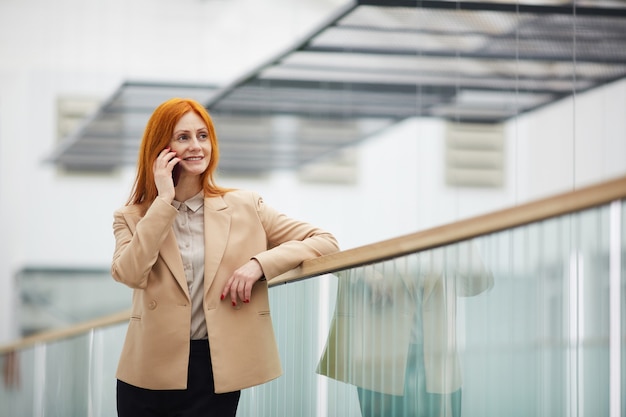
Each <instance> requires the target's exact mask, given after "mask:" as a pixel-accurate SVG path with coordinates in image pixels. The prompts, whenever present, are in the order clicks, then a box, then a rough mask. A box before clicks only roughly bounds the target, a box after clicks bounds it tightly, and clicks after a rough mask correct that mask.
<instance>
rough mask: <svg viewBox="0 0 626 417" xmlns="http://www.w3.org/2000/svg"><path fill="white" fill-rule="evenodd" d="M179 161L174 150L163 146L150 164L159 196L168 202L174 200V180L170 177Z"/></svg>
mask: <svg viewBox="0 0 626 417" xmlns="http://www.w3.org/2000/svg"><path fill="white" fill-rule="evenodd" d="M179 161H180V158H177V157H176V152H174V151H172V150H170V148H165V149H163V150H162V151H161V153H159V156H158V157H157V159H156V160H155V161H154V164H153V166H152V171H153V173H154V183H155V185H156V187H157V192H158V194H159V197H162V198H164V199H165V200H167V201H168V202H169V203H171V202H172V200H174V195H175V194H176V190H175V189H174V180H173V179H172V170H173V169H174V166H176V164H177V163H178V162H179Z"/></svg>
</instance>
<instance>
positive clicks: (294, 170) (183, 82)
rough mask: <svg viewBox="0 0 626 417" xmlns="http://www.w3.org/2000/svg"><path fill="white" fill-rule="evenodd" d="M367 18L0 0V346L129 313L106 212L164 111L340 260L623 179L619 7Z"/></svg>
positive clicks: (267, 6) (226, 179)
mask: <svg viewBox="0 0 626 417" xmlns="http://www.w3.org/2000/svg"><path fill="white" fill-rule="evenodd" d="M376 3H377V2H360V3H359V4H357V3H354V2H347V1H343V0H299V1H297V2H294V1H289V0H265V1H262V2H260V1H253V0H182V1H177V2H172V1H166V0H150V1H147V0H135V1H132V2H130V1H122V0H107V1H103V0H100V1H90V2H84V1H78V0H56V1H54V2H50V1H43V0H0V39H1V41H0V236H1V240H2V251H0V343H8V342H10V341H12V340H14V339H16V338H18V337H20V336H23V335H27V334H31V333H33V332H37V331H40V330H45V329H50V328H58V327H62V326H66V325H69V324H72V323H76V322H79V321H84V320H86V319H89V318H94V317H99V316H101V315H104V314H108V313H111V312H116V311H119V310H122V309H124V308H126V307H128V306H129V304H130V291H129V290H128V289H127V288H125V287H123V286H121V285H119V284H116V283H115V282H113V280H112V279H111V278H110V275H109V265H110V260H111V256H112V251H113V244H114V240H113V234H112V228H111V226H112V213H113V211H114V210H115V209H116V208H118V207H119V206H121V205H123V204H124V203H125V201H126V199H127V197H128V195H129V193H130V190H131V186H132V180H133V179H134V174H135V170H134V169H135V168H134V163H135V160H136V151H137V147H138V144H139V141H140V139H141V132H142V129H143V126H144V125H145V122H146V120H147V117H148V116H149V114H150V113H151V111H152V110H153V109H154V108H155V107H156V106H157V105H158V104H159V103H160V102H162V101H164V100H166V99H168V98H170V97H174V96H182V97H193V98H196V99H198V100H200V101H202V102H203V103H206V105H207V108H208V109H209V111H210V112H211V113H212V114H213V115H214V118H215V122H216V126H217V130H218V135H219V137H220V145H221V153H222V163H221V165H220V170H219V174H218V182H219V183H220V184H221V185H223V186H227V187H236V188H249V189H253V190H256V191H258V192H259V193H261V194H262V195H263V196H264V198H265V200H266V201H267V203H268V204H270V205H272V206H274V207H276V208H277V209H279V210H281V211H283V212H285V213H287V214H288V215H290V216H293V217H296V218H300V219H303V220H307V221H309V222H311V223H314V224H316V225H319V226H320V227H323V228H325V229H328V230H330V231H332V232H333V233H334V234H335V235H336V236H337V238H338V239H339V242H340V244H341V247H342V249H349V248H354V247H358V246H362V245H366V244H369V243H374V242H377V241H380V240H383V239H388V238H392V237H396V236H400V235H404V234H407V233H412V232H415V231H419V230H424V229H427V228H431V227H434V226H437V225H442V224H447V223H450V222H453V221H456V220H459V219H463V218H467V217H471V216H475V215H478V214H483V213H488V212H492V211H495V210H498V209H501V208H506V207H510V206H514V205H517V204H520V203H524V202H528V201H531V200H535V199H538V198H542V197H546V196H550V195H553V194H557V193H561V192H565V191H570V190H574V189H577V188H580V187H582V186H585V185H589V184H593V183H596V182H600V181H603V180H607V179H611V178H614V177H618V176H622V175H624V174H626V138H625V134H624V132H626V121H625V117H624V115H626V81H625V80H624V75H626V70H625V68H626V52H625V51H624V48H623V45H624V41H625V40H626V29H625V28H626V25H625V24H624V22H625V21H626V3H625V2H623V1H594V2H576V5H577V7H576V8H575V7H573V4H572V3H571V2H565V1H556V0H545V1H543V2H526V1H519V2H513V1H506V2H500V3H494V2H484V3H473V4H474V6H473V7H470V8H466V7H465V6H463V7H461V5H462V4H463V3H457V2H448V1H441V2H439V1H417V2H416V1H412V2H378V3H380V4H376ZM383 6H384V7H383Z"/></svg>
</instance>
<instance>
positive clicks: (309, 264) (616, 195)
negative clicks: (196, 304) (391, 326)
mask: <svg viewBox="0 0 626 417" xmlns="http://www.w3.org/2000/svg"><path fill="white" fill-rule="evenodd" d="M622 199H626V177H620V178H617V179H614V180H610V181H606V182H603V183H600V184H597V185H592V186H588V187H585V188H581V189H578V190H575V191H571V192H567V193H563V194H559V195H556V196H553V197H548V198H544V199H540V200H536V201H532V202H529V203H525V204H520V205H517V206H514V207H511V208H508V209H503V210H499V211H495V212H493V213H489V214H485V215H481V216H476V217H472V218H468V219H466V220H461V221H458V222H454V223H450V224H447V225H444V226H440V227H435V228H432V229H428V230H425V231H421V232H417V233H411V234H408V235H404V236H400V237H397V238H393V239H389V240H384V241H381V242H377V243H373V244H370V245H365V246H361V247H358V248H354V249H349V250H345V251H342V252H338V253H335V254H332V255H327V256H323V257H320V258H316V259H311V260H309V261H305V262H303V264H302V265H301V266H300V267H298V268H295V269H293V270H291V271H288V272H286V273H284V274H282V275H280V276H278V277H276V278H274V279H272V280H271V281H270V283H269V285H270V286H275V285H279V284H285V283H288V282H294V281H299V280H302V279H305V278H309V277H314V276H318V275H321V274H326V273H332V272H336V271H340V270H344V269H348V268H352V267H356V266H359V265H365V264H369V263H373V262H378V261H381V260H384V259H390V258H394V257H398V256H402V255H406V254H409V253H414V252H419V251H422V250H427V249H430V248H434V247H438V246H443V245H447V244H451V243H454V242H459V241H463V240H467V239H471V238H474V237H478V236H483V235H487V234H490V233H496V232H499V231H502V230H507V229H512V228H515V227H519V226H523V225H526V224H529V223H534V222H539V221H542V220H546V219H549V218H553V217H558V216H562V215H565V214H568V213H575V212H579V211H581V210H585V209H589V208H592V207H597V206H601V205H604V204H608V203H610V202H611V201H615V200H622ZM129 317H130V311H123V312H120V313H116V314H113V315H110V316H105V317H101V318H99V319H95V320H91V321H88V322H84V323H81V324H78V325H75V326H71V327H68V328H65V329H60V330H52V331H46V332H42V333H38V334H34V335H32V336H29V337H26V338H23V339H21V340H18V341H17V342H14V343H11V344H8V345H5V346H0V354H3V353H8V352H13V351H16V350H19V349H23V348H25V347H28V346H31V345H35V344H38V343H46V342H52V341H55V340H60V339H64V338H69V337H74V336H77V335H79V334H81V333H84V332H86V331H89V330H91V329H94V328H100V327H106V326H110V325H114V324H118V323H122V322H124V321H126V320H128V319H129Z"/></svg>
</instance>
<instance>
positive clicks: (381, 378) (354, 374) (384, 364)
mask: <svg viewBox="0 0 626 417" xmlns="http://www.w3.org/2000/svg"><path fill="white" fill-rule="evenodd" d="M493 282H494V281H493V276H492V274H491V272H490V271H489V270H488V269H487V268H486V267H485V265H484V263H483V262H482V260H481V258H480V255H479V253H478V251H477V249H476V248H475V247H474V245H473V244H468V243H463V244H459V245H455V246H450V247H446V248H440V249H435V250H432V251H427V252H422V253H419V254H413V255H408V256H405V257H403V258H400V259H396V260H392V261H387V262H384V263H380V264H375V265H369V266H365V267H362V268H356V269H352V270H349V271H345V272H344V273H342V274H340V275H339V289H338V295H337V307H336V312H335V316H334V320H333V323H332V326H331V330H330V333H329V338H328V343H327V346H326V350H325V351H324V354H323V356H322V359H321V361H320V364H319V368H318V372H319V373H320V374H322V375H326V376H329V377H331V378H334V379H337V380H340V381H344V382H348V383H350V384H353V385H355V386H356V387H357V392H358V398H359V403H360V408H361V412H362V415H363V416H364V417H375V416H438V415H440V414H441V413H443V414H444V415H451V416H455V417H456V416H460V415H461V386H462V382H461V372H460V365H459V359H458V346H457V345H458V340H457V331H456V327H457V314H456V299H457V297H465V296H474V295H478V294H480V293H482V292H484V291H486V290H488V289H490V288H491V287H492V286H493Z"/></svg>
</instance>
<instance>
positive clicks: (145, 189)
mask: <svg viewBox="0 0 626 417" xmlns="http://www.w3.org/2000/svg"><path fill="white" fill-rule="evenodd" d="M190 111H193V112H195V113H196V114H197V115H198V116H200V118H202V120H203V121H204V123H205V124H206V127H207V129H208V130H209V140H210V141H211V159H210V160H209V166H208V168H207V169H206V171H204V173H203V174H202V183H203V184H204V195H205V196H207V197H214V196H219V195H224V194H226V193H227V192H228V191H230V190H229V189H226V188H222V187H218V186H217V185H216V184H215V181H214V179H213V173H214V172H215V169H216V168H217V163H218V161H219V155H220V153H219V149H218V145H217V135H216V134H215V126H214V125H213V120H212V119H211V116H210V115H209V113H208V111H207V110H206V109H205V108H204V106H203V105H202V104H200V103H198V102H197V101H195V100H192V99H183V98H173V99H170V100H167V101H166V102H164V103H162V104H160V105H159V106H158V107H157V108H156V109H155V110H154V113H152V116H150V120H148V124H147V125H146V129H145V130H144V133H143V138H142V139H141V145H140V147H139V157H138V160H137V177H136V178H135V183H134V186H133V191H132V193H131V195H130V197H129V199H128V202H127V205H132V204H147V205H149V204H151V203H152V202H153V201H154V199H155V198H156V197H157V195H158V191H157V188H156V184H155V182H154V172H153V164H154V161H155V160H156V159H157V156H158V155H159V153H160V152H161V151H162V150H163V149H165V148H167V147H168V146H169V144H170V141H171V139H172V135H173V134H174V127H175V126H176V123H178V121H179V120H180V118H181V117H183V116H184V115H185V114H187V113H189V112H190Z"/></svg>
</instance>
